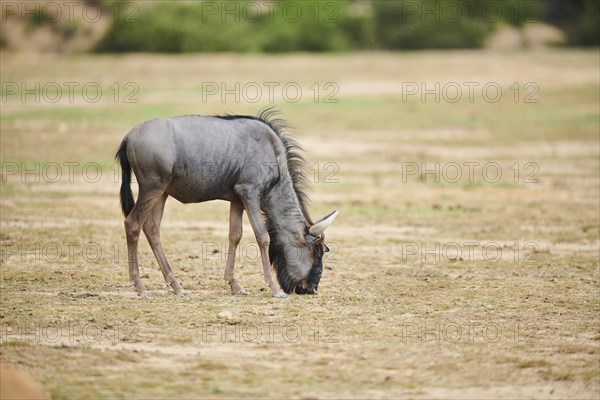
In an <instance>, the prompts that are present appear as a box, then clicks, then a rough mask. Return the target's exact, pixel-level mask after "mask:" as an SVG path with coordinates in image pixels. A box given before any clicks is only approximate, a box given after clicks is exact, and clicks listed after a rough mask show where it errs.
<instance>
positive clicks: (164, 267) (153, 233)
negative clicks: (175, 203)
mask: <svg viewBox="0 0 600 400" xmlns="http://www.w3.org/2000/svg"><path fill="white" fill-rule="evenodd" d="M167 197H169V196H168V195H167V194H166V193H165V194H163V195H162V197H161V198H160V199H159V200H158V201H157V202H156V204H155V205H154V207H152V211H151V212H150V216H149V217H148V219H147V220H146V222H145V223H144V227H143V229H144V234H145V235H146V238H147V239H148V243H150V248H152V252H153V253H154V257H156V261H157V262H158V265H159V266H160V270H161V272H162V274H163V276H164V278H165V281H166V282H167V284H168V285H170V286H171V287H172V288H173V291H175V293H176V294H179V295H182V296H185V295H187V294H188V292H187V291H185V290H183V289H182V287H181V285H180V284H179V282H177V279H175V276H174V275H173V271H172V270H171V266H170V265H169V262H168V261H167V257H166V256H165V252H164V251H163V248H162V245H161V243H160V221H161V220H162V216H163V211H164V209H165V202H166V201H167Z"/></svg>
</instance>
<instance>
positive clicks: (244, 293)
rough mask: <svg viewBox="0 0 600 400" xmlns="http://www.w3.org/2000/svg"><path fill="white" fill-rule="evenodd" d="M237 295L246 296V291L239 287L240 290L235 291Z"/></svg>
mask: <svg viewBox="0 0 600 400" xmlns="http://www.w3.org/2000/svg"><path fill="white" fill-rule="evenodd" d="M237 296H248V292H246V291H245V290H244V289H240V291H239V292H237Z"/></svg>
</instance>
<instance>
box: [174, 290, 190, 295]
mask: <svg viewBox="0 0 600 400" xmlns="http://www.w3.org/2000/svg"><path fill="white" fill-rule="evenodd" d="M175 294H176V295H178V296H187V295H188V294H190V292H188V291H187V290H183V289H181V290H180V291H179V292H177V293H175Z"/></svg>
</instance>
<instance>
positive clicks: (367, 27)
mask: <svg viewBox="0 0 600 400" xmlns="http://www.w3.org/2000/svg"><path fill="white" fill-rule="evenodd" d="M549 1H551V0H395V1H394V0H391V1H390V0H373V1H369V0H354V1H351V0H348V1H345V0H323V1H316V0H314V1H311V0H307V1H298V0H280V1H277V2H273V1H270V2H264V1H263V2H261V1H252V0H236V1H226V0H221V1H201V2H199V1H195V2H185V1H183V2H161V1H159V2H139V3H136V4H139V9H136V10H135V13H130V15H126V13H125V12H120V13H118V10H120V9H121V8H123V9H124V8H125V7H127V5H128V3H130V2H129V0H116V1H111V2H105V4H104V5H105V6H106V8H107V9H108V10H112V12H113V17H114V18H113V23H112V26H111V27H110V29H109V30H108V32H107V34H106V35H105V37H104V38H103V39H102V40H101V41H100V42H99V44H98V45H97V47H96V51H100V52H130V51H145V52H166V53H179V52H212V51H231V52H269V53H277V52H291V51H310V52H326V51H348V50H358V49H452V48H479V47H482V46H483V45H484V42H485V40H486V38H487V37H488V35H489V34H490V33H491V32H492V31H493V29H494V26H495V25H496V24H497V23H503V24H510V25H513V26H516V27H520V26H522V25H523V24H524V23H525V22H527V21H529V20H536V19H537V18H538V15H539V12H540V9H541V10H543V9H544V6H545V4H546V3H548V2H549ZM582 1H587V3H586V4H587V5H586V7H587V8H588V9H589V10H588V12H586V13H583V14H581V13H580V14H581V20H580V21H578V23H577V24H574V25H570V27H569V29H570V30H569V29H567V33H568V37H569V40H570V43H573V44H579V45H583V44H588V43H589V42H590V40H591V39H590V38H591V37H594V36H595V39H593V40H591V42H592V43H595V44H596V45H597V43H598V35H594V33H595V32H596V33H597V30H598V5H599V4H600V1H596V0H589V1H588V0H582ZM548 4H550V3H548ZM130 5H131V4H129V6H130ZM578 15H579V14H578ZM594 40H595V42H594Z"/></svg>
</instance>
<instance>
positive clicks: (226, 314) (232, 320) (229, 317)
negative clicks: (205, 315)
mask: <svg viewBox="0 0 600 400" xmlns="http://www.w3.org/2000/svg"><path fill="white" fill-rule="evenodd" d="M217 319H220V320H221V321H225V322H227V323H229V324H236V323H238V322H239V318H236V317H234V315H233V314H232V313H231V311H221V312H220V313H218V314H217Z"/></svg>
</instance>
